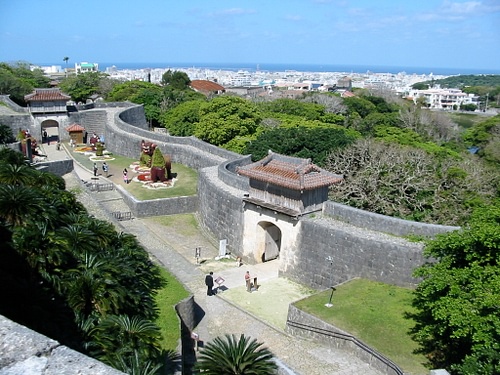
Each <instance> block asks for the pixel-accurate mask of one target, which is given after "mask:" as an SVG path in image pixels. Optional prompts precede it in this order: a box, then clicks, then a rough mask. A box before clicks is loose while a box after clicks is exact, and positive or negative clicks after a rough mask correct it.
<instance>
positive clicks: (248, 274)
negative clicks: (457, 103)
mask: <svg viewBox="0 0 500 375" xmlns="http://www.w3.org/2000/svg"><path fill="white" fill-rule="evenodd" d="M250 279H251V277H250V271H247V272H246V273H245V283H246V285H247V292H251V291H252V282H251V281H250Z"/></svg>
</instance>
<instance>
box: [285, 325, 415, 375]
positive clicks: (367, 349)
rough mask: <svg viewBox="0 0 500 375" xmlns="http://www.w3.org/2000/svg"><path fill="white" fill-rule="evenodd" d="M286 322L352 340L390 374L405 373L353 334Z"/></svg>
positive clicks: (328, 335)
mask: <svg viewBox="0 0 500 375" xmlns="http://www.w3.org/2000/svg"><path fill="white" fill-rule="evenodd" d="M286 324H287V325H288V326H290V327H293V328H297V329H301V330H304V331H308V332H312V333H315V334H318V335H322V336H326V337H331V338H334V339H340V340H345V341H349V342H352V343H353V344H354V345H356V346H357V347H358V348H360V349H361V350H363V351H364V352H366V353H368V354H370V355H371V356H373V357H374V358H375V359H377V360H378V361H379V362H381V363H383V364H384V365H385V366H387V368H389V369H390V370H392V371H391V374H395V375H405V373H404V372H403V370H401V369H400V368H399V367H398V365H396V364H395V363H394V362H392V361H391V360H390V359H388V358H386V357H384V356H383V355H381V354H380V353H377V352H376V351H374V350H373V349H372V348H370V347H369V346H367V345H366V344H365V343H363V342H362V341H360V340H358V339H357V338H356V337H354V336H351V335H348V334H345V333H341V332H335V331H331V330H327V329H323V328H318V327H313V326H309V325H307V324H302V323H298V322H294V321H291V320H287V322H286Z"/></svg>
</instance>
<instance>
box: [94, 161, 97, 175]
mask: <svg viewBox="0 0 500 375" xmlns="http://www.w3.org/2000/svg"><path fill="white" fill-rule="evenodd" d="M95 176H97V164H96V163H94V177H95Z"/></svg>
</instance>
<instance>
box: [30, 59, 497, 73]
mask: <svg viewBox="0 0 500 375" xmlns="http://www.w3.org/2000/svg"><path fill="white" fill-rule="evenodd" d="M89 62H91V61H89ZM92 62H96V63H98V64H99V70H100V71H102V72H104V71H106V68H110V67H112V66H115V67H116V68H117V69H133V70H138V69H148V68H149V69H168V68H170V69H180V68H185V69H187V68H197V69H209V70H228V71H239V70H246V71H248V72H256V71H264V72H266V71H267V72H284V71H286V70H295V71H298V72H342V73H366V72H372V73H392V74H397V73H402V72H405V73H406V74H419V75H420V74H431V73H432V74H433V75H447V76H451V75H459V74H461V75H466V74H500V68H499V69H471V68H464V69H460V68H432V67H408V66H373V65H334V64H325V65H321V64H293V63H290V64H272V63H192V62H190V63H168V62H166V63H150V62H145V63H139V62H133V63H119V62H104V63H101V62H98V61H92ZM40 65H42V66H46V65H62V64H61V63H57V64H40ZM71 65H74V63H73V64H71ZM71 65H70V66H71Z"/></svg>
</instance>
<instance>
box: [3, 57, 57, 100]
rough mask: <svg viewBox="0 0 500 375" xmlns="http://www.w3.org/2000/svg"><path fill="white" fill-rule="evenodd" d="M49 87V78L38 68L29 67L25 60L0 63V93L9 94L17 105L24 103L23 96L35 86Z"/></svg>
mask: <svg viewBox="0 0 500 375" xmlns="http://www.w3.org/2000/svg"><path fill="white" fill-rule="evenodd" d="M46 87H50V80H49V78H48V77H46V76H45V75H44V74H43V71H42V70H40V69H33V70H32V69H31V68H30V65H29V64H28V63H25V62H21V61H20V62H17V63H15V64H7V63H0V95H9V96H10V98H11V99H12V100H13V101H14V102H16V103H17V104H19V105H25V104H26V103H25V102H24V96H25V95H28V94H30V93H31V92H33V89H35V88H46Z"/></svg>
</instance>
